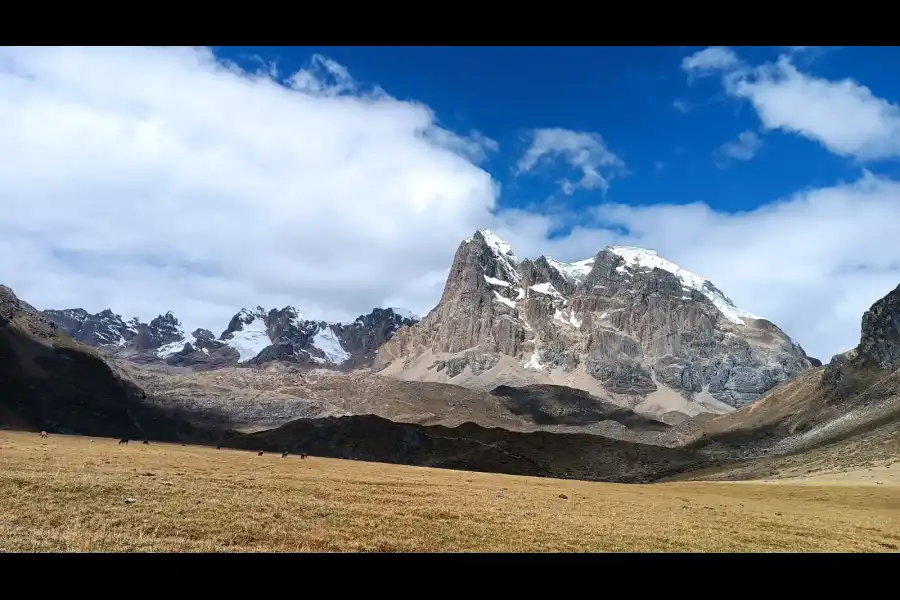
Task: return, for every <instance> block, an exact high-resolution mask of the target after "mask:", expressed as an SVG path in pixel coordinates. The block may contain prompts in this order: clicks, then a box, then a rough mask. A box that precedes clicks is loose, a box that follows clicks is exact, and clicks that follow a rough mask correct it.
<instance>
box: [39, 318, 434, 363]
mask: <svg viewBox="0 0 900 600" xmlns="http://www.w3.org/2000/svg"><path fill="white" fill-rule="evenodd" d="M43 314H44V315H45V316H46V317H48V318H49V319H50V320H51V321H53V322H54V323H55V324H56V325H57V326H58V327H59V329H60V330H62V331H64V332H65V333H67V334H68V335H70V336H71V337H72V338H73V339H75V340H77V341H79V342H82V343H84V344H86V345H88V346H91V347H93V348H98V349H101V350H103V351H104V352H105V353H106V354H108V355H110V356H115V357H118V358H125V359H128V360H132V361H134V362H139V363H165V364H168V365H172V366H179V367H191V368H194V369H197V370H204V369H216V368H222V367H226V366H230V365H239V364H241V365H259V364H262V363H265V362H269V361H274V360H277V361H284V362H291V363H296V364H302V365H308V366H324V367H326V368H333V369H345V370H346V369H353V368H358V367H361V366H368V365H370V364H371V363H372V361H373V360H374V358H375V352H376V351H377V349H378V347H379V346H380V345H381V344H382V343H384V341H386V340H387V339H390V337H391V336H392V335H393V334H394V332H395V331H396V330H397V329H398V328H400V327H402V326H404V325H412V324H413V323H415V322H416V321H417V317H416V316H415V315H413V314H412V313H410V312H409V311H404V310H402V309H397V308H387V309H381V308H376V309H374V310H373V311H372V312H370V313H369V314H366V315H361V316H360V317H358V318H357V319H356V320H355V321H353V322H352V323H346V324H343V323H329V322H326V321H321V320H310V319H304V318H303V317H302V315H301V313H300V312H299V311H298V310H297V309H296V308H294V307H293V306H286V307H284V308H282V309H280V310H279V309H271V310H265V309H264V308H262V307H261V306H257V307H256V308H254V309H247V308H243V309H241V310H240V311H238V312H237V313H236V314H235V315H234V317H232V318H231V321H230V322H229V323H228V325H227V326H226V327H225V329H224V330H222V332H221V333H220V334H219V335H218V336H217V335H215V334H214V333H213V332H212V331H210V330H208V329H202V328H198V329H195V330H194V331H193V332H191V333H190V335H188V334H187V333H186V332H185V330H184V328H183V327H182V324H181V322H180V321H179V320H178V318H177V317H176V316H175V315H174V314H172V312H171V311H170V312H167V313H165V314H161V315H159V316H157V317H155V318H154V319H152V320H151V321H150V322H149V323H143V322H141V321H140V320H138V319H137V318H132V319H129V320H127V321H126V320H125V319H123V318H122V317H121V316H120V315H118V314H116V313H114V312H113V311H112V310H111V309H106V310H103V311H101V312H99V313H97V314H90V313H88V312H87V311H86V310H84V309H81V308H72V309H64V310H55V309H49V310H45V311H43Z"/></svg>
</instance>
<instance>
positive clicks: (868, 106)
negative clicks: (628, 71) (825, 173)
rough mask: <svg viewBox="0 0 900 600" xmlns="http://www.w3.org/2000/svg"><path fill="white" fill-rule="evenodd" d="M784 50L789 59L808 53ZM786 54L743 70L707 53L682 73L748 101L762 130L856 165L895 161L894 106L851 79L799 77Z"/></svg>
mask: <svg viewBox="0 0 900 600" xmlns="http://www.w3.org/2000/svg"><path fill="white" fill-rule="evenodd" d="M789 48H790V49H791V51H790V52H789V54H792V53H793V54H796V53H797V52H799V51H801V50H811V49H814V47H812V46H791V47H789ZM789 54H786V55H782V56H780V57H779V58H778V60H777V61H776V62H774V63H765V64H762V65H758V66H756V67H746V66H744V65H743V64H742V63H741V61H740V60H739V59H738V58H737V57H736V56H734V54H733V53H731V52H730V51H728V52H727V53H723V49H722V48H707V49H706V50H702V51H700V52H697V53H695V54H693V55H691V56H688V57H685V58H684V59H683V61H682V68H683V69H684V70H685V71H688V72H689V73H694V72H702V73H706V74H712V73H716V72H718V73H721V74H722V83H723V86H724V88H725V91H726V92H727V93H728V94H729V95H730V96H732V97H734V98H740V99H745V100H747V101H749V102H750V104H751V105H752V106H753V108H754V109H755V111H756V113H757V115H758V116H759V119H760V121H761V122H762V125H763V127H764V128H765V129H768V130H776V129H777V130H781V131H783V132H786V133H792V134H796V135H800V136H802V137H805V138H807V139H809V140H812V141H814V142H818V143H819V144H821V145H822V146H824V147H825V148H827V149H828V150H829V151H831V152H833V153H834V154H837V155H840V156H847V157H853V158H855V159H858V160H861V161H869V160H879V159H888V158H896V157H898V156H900V106H898V105H897V104H894V103H891V102H888V101H887V100H884V99H882V98H879V97H877V96H875V95H874V94H873V93H872V91H871V90H870V89H869V88H868V87H866V86H865V85H863V84H861V83H859V82H857V81H854V80H852V79H842V80H840V81H830V80H828V79H824V78H820V77H814V76H811V75H808V74H805V73H802V72H800V71H799V70H798V69H797V67H796V66H795V65H794V64H793V62H792V58H791V56H790V55H789ZM726 57H727V58H726Z"/></svg>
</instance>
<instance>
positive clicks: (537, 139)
mask: <svg viewBox="0 0 900 600" xmlns="http://www.w3.org/2000/svg"><path fill="white" fill-rule="evenodd" d="M554 159H560V160H562V161H563V162H565V163H566V164H567V165H568V166H569V167H570V168H572V169H574V170H576V171H579V172H580V173H581V177H580V179H578V180H577V181H572V180H570V179H569V178H563V179H562V180H560V182H559V184H560V188H561V189H562V191H563V193H564V194H566V195H571V194H573V193H574V192H575V190H579V189H581V190H594V189H600V190H604V191H605V190H607V189H609V183H610V181H611V180H612V179H613V178H614V177H617V176H622V175H624V174H625V172H626V171H625V163H624V162H622V159H620V158H619V157H618V156H616V155H615V154H613V153H612V152H611V151H610V150H609V149H608V148H607V147H606V143H605V142H604V141H603V138H602V137H601V136H600V135H599V134H597V133H587V132H583V131H571V130H569V129H560V128H551V129H537V130H535V131H533V132H531V146H529V148H528V150H527V151H526V152H525V154H524V155H523V156H522V158H521V159H520V160H519V163H518V166H517V171H518V173H519V174H522V173H527V172H529V171H532V170H534V169H535V168H536V167H537V166H538V165H539V164H541V163H542V162H549V161H552V160H554Z"/></svg>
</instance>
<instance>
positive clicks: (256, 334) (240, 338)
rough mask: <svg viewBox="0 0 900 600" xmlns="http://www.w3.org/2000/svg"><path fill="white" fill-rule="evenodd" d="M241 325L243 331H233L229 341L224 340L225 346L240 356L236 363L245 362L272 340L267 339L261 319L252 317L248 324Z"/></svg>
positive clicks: (270, 343) (264, 325)
mask: <svg viewBox="0 0 900 600" xmlns="http://www.w3.org/2000/svg"><path fill="white" fill-rule="evenodd" d="M241 312H242V313H243V312H244V311H241ZM248 313H249V311H248ZM243 325H244V327H243V329H241V330H240V331H235V332H234V333H233V334H232V336H231V339H230V340H225V343H226V344H228V345H229V346H231V347H232V348H234V349H235V350H237V351H238V354H240V355H241V356H240V358H239V359H238V362H247V361H248V360H250V359H251V358H255V357H256V355H257V354H259V353H260V352H262V351H263V350H264V349H265V348H267V347H268V346H271V345H272V340H270V339H269V334H268V333H267V332H266V324H265V323H264V322H263V320H262V319H261V318H259V317H258V316H254V317H253V320H252V321H251V322H250V323H244V324H243Z"/></svg>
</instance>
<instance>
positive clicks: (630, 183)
mask: <svg viewBox="0 0 900 600" xmlns="http://www.w3.org/2000/svg"><path fill="white" fill-rule="evenodd" d="M703 48H704V47H702V46H700V47H689V46H686V47H668V46H657V47H627V46H626V47H497V46H493V47H491V46H489V47H422V48H406V47H339V48H336V47H313V48H274V49H273V48H260V47H239V48H233V47H228V48H226V47H223V48H216V50H215V51H216V54H218V55H220V56H223V57H226V58H228V59H230V60H235V61H236V62H239V63H241V64H243V65H245V66H246V67H247V68H255V67H256V66H257V65H258V62H259V58H262V59H264V60H266V61H270V62H275V63H276V64H277V65H278V67H279V69H281V70H284V71H285V72H293V71H295V70H297V69H299V68H302V67H303V66H304V65H306V64H307V63H308V62H309V60H310V57H311V56H312V55H313V54H315V53H319V54H322V55H327V56H329V57H330V58H333V59H334V60H336V61H337V62H339V63H341V64H343V65H349V66H352V70H353V74H354V78H355V79H357V80H358V81H360V82H363V83H369V84H377V85H380V86H381V87H383V88H385V89H386V90H389V91H390V93H391V94H392V95H393V96H395V97H397V98H401V99H405V98H410V99H415V100H417V101H421V102H425V103H426V104H428V105H429V106H430V107H431V108H432V109H434V110H435V112H436V113H437V117H438V119H439V121H440V122H441V124H443V125H446V126H448V127H449V128H451V129H453V130H456V131H465V130H468V129H477V130H480V131H482V132H483V133H484V134H486V135H487V136H489V137H490V138H492V139H494V140H496V141H497V142H499V144H500V149H501V150H500V151H499V152H497V153H493V154H492V155H491V156H490V160H489V161H488V162H487V163H486V164H485V167H486V168H487V169H489V170H490V172H491V173H492V174H493V175H494V177H495V178H496V179H498V180H499V181H500V182H501V183H502V184H503V186H504V187H503V190H504V191H503V194H502V195H501V197H500V206H501V207H526V206H528V207H532V208H536V209H538V210H540V209H539V208H538V207H535V206H534V205H535V204H538V205H540V204H542V203H543V202H545V201H546V200H547V199H548V198H551V197H552V198H554V199H556V200H557V201H558V200H560V198H559V196H560V194H559V189H558V186H557V185H556V184H555V181H556V179H557V177H558V176H560V175H561V174H562V171H561V170H559V169H557V170H555V171H552V172H542V173H539V174H535V175H532V176H526V177H516V176H514V169H515V165H516V162H517V161H518V160H519V158H520V157H521V155H522V154H523V153H524V152H525V150H526V149H527V147H528V145H529V143H530V140H529V139H528V138H527V136H526V133H527V130H528V129H531V128H543V127H561V128H565V129H569V130H573V131H589V132H600V134H601V135H602V137H603V139H604V141H605V142H606V145H607V147H608V148H609V149H610V150H611V151H613V152H614V153H615V154H617V155H618V156H619V157H621V158H622V160H623V161H625V163H626V165H627V168H628V172H629V175H628V176H626V177H623V178H622V179H619V180H617V182H616V184H615V185H614V186H611V188H610V190H609V192H608V193H607V194H606V195H605V196H604V197H602V198H601V197H598V193H597V192H596V191H594V190H589V191H582V192H576V193H574V194H573V195H572V196H571V197H568V198H563V200H564V201H565V204H566V205H567V206H571V207H576V208H577V207H580V206H590V205H593V204H596V203H597V202H602V201H611V202H621V203H626V204H632V205H642V204H655V203H661V202H666V203H677V204H687V203H691V202H704V203H707V204H709V205H710V206H711V207H712V208H714V209H717V210H722V211H728V212H739V211H746V210H751V209H754V208H756V207H758V206H760V205H763V204H766V203H769V202H772V201H774V200H777V199H779V198H782V197H786V196H788V195H790V194H793V193H794V192H796V191H797V190H800V189H802V188H805V187H824V186H827V185H832V184H835V183H837V182H840V181H848V180H852V179H855V178H857V177H858V176H859V173H860V168H861V166H860V164H859V163H858V162H857V161H855V160H853V159H852V158H845V157H839V156H835V155H834V154H832V153H830V152H829V151H828V150H827V149H825V148H823V147H822V146H821V145H819V144H817V143H815V142H811V141H809V140H805V139H799V138H797V137H796V136H794V135H791V134H786V133H782V132H779V131H774V132H768V133H763V132H762V131H760V129H761V127H760V120H759V117H758V116H757V115H756V113H755V112H754V111H753V110H752V109H751V108H749V107H748V106H747V105H746V103H745V102H744V103H742V102H739V101H735V100H733V99H731V98H728V97H727V95H726V93H725V92H724V91H723V89H722V86H721V84H720V83H719V81H718V79H717V78H715V77H707V78H701V79H695V80H693V81H691V80H690V79H689V78H688V77H687V76H686V75H685V72H684V71H683V70H682V69H681V67H680V65H681V62H682V60H683V59H684V58H685V57H686V56H690V55H691V54H694V53H695V52H698V51H701V50H703ZM733 50H734V51H735V52H736V53H737V54H739V55H740V56H741V57H743V58H744V59H745V60H747V61H748V62H751V63H762V62H765V61H772V60H774V59H776V58H777V57H778V55H779V54H782V53H784V52H785V48H784V47H780V46H776V47H749V48H741V47H735V48H733ZM791 54H792V55H793V56H795V57H796V62H797V64H798V65H803V67H804V71H805V72H806V73H809V74H811V75H814V76H820V77H825V78H828V79H833V80H836V79H843V78H846V77H855V78H860V79H862V80H863V81H865V84H866V85H867V86H868V87H870V88H871V89H872V91H873V92H874V93H875V94H876V95H878V96H882V97H889V98H900V77H896V76H895V75H894V73H895V72H896V68H897V65H900V48H898V47H852V46H851V47H840V48H809V49H804V50H802V51H800V52H794V53H791ZM744 131H752V132H754V133H756V134H757V135H759V137H760V139H761V141H762V145H761V147H760V148H759V150H758V151H757V152H756V153H755V154H754V156H753V158H752V159H750V160H740V159H730V160H722V158H721V155H720V154H717V152H718V151H720V149H721V148H722V146H723V145H724V144H727V143H730V142H735V141H736V139H737V138H738V135H739V134H740V133H742V132H744ZM717 159H718V160H717ZM867 168H869V169H870V170H871V171H873V172H875V173H879V174H889V175H891V176H897V175H898V174H900V169H898V165H897V163H896V161H891V162H879V163H877V164H874V165H867ZM567 225H569V226H570V225H571V223H567Z"/></svg>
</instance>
